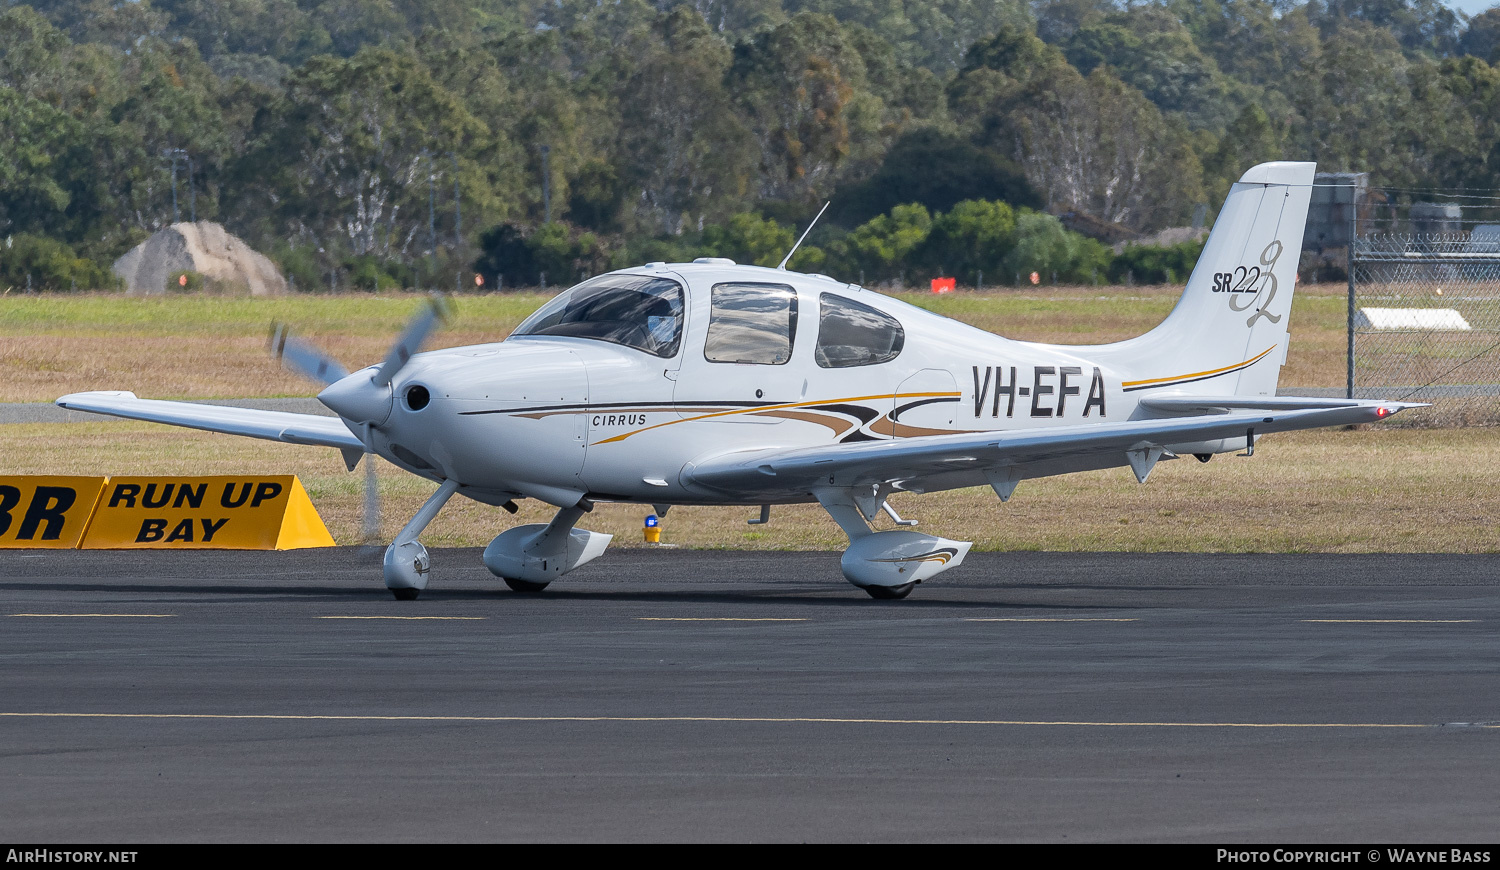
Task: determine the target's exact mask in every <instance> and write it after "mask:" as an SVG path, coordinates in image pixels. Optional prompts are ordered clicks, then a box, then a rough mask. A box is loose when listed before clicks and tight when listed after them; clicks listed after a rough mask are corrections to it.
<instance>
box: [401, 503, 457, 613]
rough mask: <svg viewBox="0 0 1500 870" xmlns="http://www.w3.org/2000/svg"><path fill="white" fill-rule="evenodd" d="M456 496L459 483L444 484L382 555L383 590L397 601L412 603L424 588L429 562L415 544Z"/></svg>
mask: <svg viewBox="0 0 1500 870" xmlns="http://www.w3.org/2000/svg"><path fill="white" fill-rule="evenodd" d="M455 492H458V481H456V480H445V481H443V485H442V486H440V487H438V491H437V492H435V493H433V494H432V497H431V498H429V499H427V503H426V504H424V505H422V508H421V510H419V511H417V515H416V516H414V517H412V518H411V522H409V523H407V524H406V526H405V527H404V528H402V529H401V531H399V532H397V533H396V540H395V541H393V542H392V543H391V545H390V546H389V547H387V548H386V551H385V586H386V588H387V589H389V590H391V594H392V595H394V596H396V600H397V601H415V600H416V599H417V596H418V595H420V594H421V592H422V590H423V589H426V588H427V575H428V574H429V573H430V572H431V571H432V559H431V558H430V557H429V556H428V555H427V548H426V547H424V546H422V544H421V542H420V541H418V540H417V535H420V534H422V530H423V529H425V528H427V524H428V523H430V522H432V518H433V517H435V516H437V512H438V511H439V510H441V509H442V507H443V505H444V504H445V503H446V502H447V501H448V499H449V498H450V497H451V496H452V495H453V494H454V493H455Z"/></svg>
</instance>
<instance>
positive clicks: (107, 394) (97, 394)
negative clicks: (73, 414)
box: [52, 390, 140, 408]
mask: <svg viewBox="0 0 1500 870" xmlns="http://www.w3.org/2000/svg"><path fill="white" fill-rule="evenodd" d="M139 398H140V396H137V395H136V394H135V393H132V392H131V391H129V390H89V391H88V392H83V393H69V394H67V395H66V396H60V397H59V398H58V399H57V400H56V401H55V402H53V403H52V404H54V405H57V406H58V407H60V408H66V407H68V403H70V402H79V401H86V400H88V399H139Z"/></svg>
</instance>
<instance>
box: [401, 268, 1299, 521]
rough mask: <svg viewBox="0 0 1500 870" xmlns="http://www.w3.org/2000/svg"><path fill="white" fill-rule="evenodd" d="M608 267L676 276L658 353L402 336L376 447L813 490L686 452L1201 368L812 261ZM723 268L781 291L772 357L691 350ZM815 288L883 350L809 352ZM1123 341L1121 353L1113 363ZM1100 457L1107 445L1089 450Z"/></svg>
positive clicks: (607, 493) (1131, 402)
mask: <svg viewBox="0 0 1500 870" xmlns="http://www.w3.org/2000/svg"><path fill="white" fill-rule="evenodd" d="M620 274H626V275H650V276H654V277H660V278H667V279H670V280H673V281H676V282H678V283H679V284H681V285H682V288H683V290H684V292H685V300H686V304H685V310H684V311H683V312H682V333H681V341H680V344H679V345H678V346H677V348H676V352H675V354H674V355H672V356H671V357H670V358H663V357H660V356H656V355H653V354H651V353H646V352H643V351H641V350H637V349H633V348H630V347H625V346H621V345H619V344H615V343H611V342H607V341H601V340H596V339H590V338H578V337H568V336H556V335H539V336H520V335H518V336H512V337H511V338H510V339H509V340H506V341H503V342H497V343H494V344H485V345H476V346H471V347H460V348H452V349H448V350H439V351H431V352H427V353H423V354H419V355H417V356H416V357H414V358H413V359H412V360H411V362H410V363H409V364H408V365H407V366H406V367H405V368H404V369H403V370H402V371H401V373H400V376H399V377H398V378H397V379H396V381H395V382H394V383H393V384H392V389H393V395H394V401H393V403H392V410H391V414H390V417H389V418H388V419H387V420H386V421H385V423H384V424H383V426H381V428H380V431H379V432H378V433H377V436H376V438H375V444H376V447H377V449H378V450H379V451H380V453H381V454H382V455H383V456H385V457H386V458H387V459H389V460H391V461H392V462H394V463H396V464H398V465H400V466H402V467H404V468H406V469H408V470H410V471H413V472H415V473H417V474H421V475H423V476H426V477H430V478H432V479H434V480H439V479H451V480H457V481H459V482H460V483H461V484H462V485H463V487H464V491H465V492H466V493H468V494H470V495H487V496H488V497H487V498H486V499H485V500H490V501H496V502H499V501H503V500H505V498H509V497H515V496H526V497H532V498H538V499H541V500H543V501H547V502H550V503H552V504H556V505H559V506H566V505H572V504H575V503H577V500H578V498H579V497H583V496H587V497H590V498H594V499H603V500H615V501H634V502H642V503H653V504H695V503H696V504H764V503H785V502H802V501H810V500H812V496H811V495H810V494H809V493H808V492H806V491H805V490H803V491H796V490H787V489H784V488H783V489H778V488H777V487H776V486H775V484H774V481H772V480H771V479H769V478H768V479H767V482H766V483H767V486H766V487H765V488H764V489H761V490H752V491H743V492H741V491H737V492H733V493H729V492H720V491H715V490H712V489H709V488H706V487H703V486H701V485H694V484H693V482H692V481H691V476H690V472H691V469H692V467H693V464H694V462H695V461H696V460H699V459H700V458H707V457H710V456H722V455H724V454H726V453H733V452H736V451H761V450H777V449H785V448H794V447H811V446H819V445H826V444H831V443H838V442H843V443H851V442H858V441H869V440H888V439H899V438H907V437H912V436H921V435H933V434H948V433H960V432H975V431H989V430H1016V429H1044V428H1047V427H1055V426H1076V425H1079V424H1087V423H1091V422H1113V421H1122V420H1129V419H1135V418H1137V417H1138V416H1140V415H1141V414H1142V413H1143V409H1142V408H1141V407H1140V406H1139V403H1138V397H1139V396H1141V395H1142V394H1143V392H1144V393H1158V394H1159V387H1166V388H1170V387H1172V386H1174V385H1175V384H1176V383H1184V382H1188V381H1187V377H1186V376H1188V375H1204V374H1210V376H1211V377H1216V376H1217V375H1212V374H1211V373H1210V372H1209V371H1198V372H1178V371H1170V370H1164V369H1152V368H1149V366H1150V365H1151V364H1152V362H1153V358H1154V357H1157V356H1161V354H1159V353H1155V352H1154V346H1155V344H1160V342H1153V341H1152V336H1151V335H1150V334H1148V335H1146V336H1142V337H1141V338H1138V339H1133V340H1132V341H1130V342H1122V343H1118V344H1114V345H1101V346H1098V347H1062V346H1054V345H1044V344H1035V343H1029V342H1020V341H1013V340H1009V339H1005V338H1002V337H999V336H997V335H993V334H990V333H988V332H985V331H983V330H980V329H976V328H974V327H971V326H968V325H965V324H962V323H959V322H956V321H954V320H951V319H949V318H945V317H942V316H940V315H937V314H933V313H931V312H928V311H924V310H922V309H919V308H916V307H914V306H911V305H908V304H906V303H903V302H901V301H899V300H895V299H891V298H889V297H886V296H883V295H881V294H879V293H875V292H872V291H869V290H863V289H860V288H858V287H855V286H852V285H846V284H841V283H838V282H836V281H833V280H832V279H829V278H825V277H822V276H813V275H802V274H797V273H788V272H782V271H776V270H771V269H764V268H760V267H754V266H736V265H723V264H686V265H684V264H676V265H673V266H671V267H660V268H655V269H653V268H650V267H647V268H642V269H633V270H625V271H624V272H623V273H620ZM726 282H738V283H755V282H761V283H768V284H776V285H784V286H788V287H790V288H792V289H793V290H794V291H795V293H796V297H797V299H796V310H797V312H798V316H797V317H796V320H795V327H794V329H793V330H792V332H793V336H792V338H793V340H792V342H791V345H792V346H791V351H790V358H789V359H787V360H786V361H785V362H782V363H779V364H757V363H735V362H715V361H710V360H708V359H707V358H706V357H705V353H704V347H705V341H706V340H707V332H708V326H709V321H710V304H711V303H710V294H711V290H712V288H713V287H714V286H715V285H722V284H724V283H726ZM827 297H841V298H843V299H849V300H854V301H856V302H858V303H860V304H862V305H864V306H867V307H869V308H873V309H876V310H878V311H880V312H883V313H885V314H886V315H888V316H889V317H891V318H894V319H895V320H896V321H898V322H899V324H900V328H901V330H902V331H903V333H904V341H903V342H902V345H901V348H900V352H899V353H898V354H896V355H895V357H894V358H893V359H890V360H888V361H885V362H879V363H875V364H869V365H853V366H848V367H839V368H829V367H825V366H823V365H819V364H818V359H816V358H815V356H816V353H817V348H818V341H819V329H820V311H821V306H822V305H824V304H825V303H826V298H827ZM1255 356H1256V354H1255V353H1254V352H1252V353H1250V355H1249V356H1248V357H1247V356H1246V355H1245V354H1244V353H1242V349H1240V348H1226V349H1225V350H1224V353H1223V356H1222V366H1220V367H1215V368H1223V369H1224V370H1225V371H1224V372H1223V375H1224V376H1231V375H1233V374H1234V373H1235V372H1238V371H1240V370H1241V369H1242V368H1244V367H1246V366H1245V365H1243V363H1247V362H1248V363H1249V364H1250V365H1254V364H1257V363H1259V364H1261V365H1279V364H1280V362H1281V359H1280V355H1279V354H1260V358H1255V359H1254V361H1253V362H1250V359H1251V358H1254V357H1255ZM1127 359H1128V360H1130V361H1131V362H1132V364H1133V365H1132V369H1131V371H1125V370H1123V369H1122V368H1121V363H1122V361H1123V360H1127ZM1143 360H1144V364H1145V365H1146V366H1148V368H1146V369H1145V370H1143V368H1142V365H1143ZM1162 365H1163V366H1166V365H1170V363H1169V362H1163V363H1162ZM1133 378H1134V379H1135V380H1132V379H1133ZM1201 379H1202V378H1198V380H1201ZM416 385H420V386H421V387H424V388H425V389H426V390H427V391H428V394H429V395H430V397H431V398H430V401H429V402H428V403H427V404H426V405H425V406H424V407H421V408H420V410H413V409H412V408H411V407H409V405H408V403H407V402H406V401H405V399H404V397H405V396H406V393H407V391H408V390H409V389H410V388H411V387H412V386H416ZM1242 444H1243V441H1240V442H1239V445H1242ZM1239 445H1234V446H1239ZM1202 449H1203V450H1204V451H1205V452H1216V451H1217V450H1220V449H1225V446H1224V445H1223V444H1219V443H1213V444H1209V445H1205V446H1202ZM1117 464H1120V460H1118V459H1117V458H1111V459H1110V460H1108V461H1101V464H1100V467H1105V466H1108V465H1117ZM685 471H686V472H689V473H688V474H684V472H685ZM983 483H984V479H983V477H982V476H979V475H976V474H974V473H963V472H955V473H954V474H953V475H952V476H951V478H949V479H941V480H930V481H927V482H925V484H924V488H923V489H924V491H931V490H938V489H947V488H952V487H955V486H969V485H980V484H983Z"/></svg>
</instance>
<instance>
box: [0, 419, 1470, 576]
mask: <svg viewBox="0 0 1500 870" xmlns="http://www.w3.org/2000/svg"><path fill="white" fill-rule="evenodd" d="M0 437H3V438H4V439H5V444H4V461H3V462H0V474H43V473H45V474H252V473H261V474H289V473H290V474H297V475H299V476H300V477H301V479H302V482H303V484H304V485H305V486H306V487H307V489H308V492H309V494H310V495H311V496H312V500H313V503H314V504H315V505H316V506H317V507H318V510H319V511H320V512H321V513H322V515H323V518H324V521H325V522H326V523H327V524H328V527H329V530H330V531H331V532H332V533H333V535H334V538H335V539H336V540H338V541H339V542H340V543H346V544H352V543H357V542H358V541H359V529H360V504H361V486H362V481H363V475H362V473H360V472H355V473H349V472H346V471H345V470H344V466H343V462H342V460H341V459H340V458H339V455H338V454H337V452H335V451H333V450H327V449H322V448H313V447H297V446H294V445H288V444H275V443H271V442H265V441H254V440H250V439H246V438H235V437H232V436H229V435H213V434H208V433H202V432H194V431H190V430H185V429H175V428H169V427H165V426H153V425H150V424H143V423H108V422H101V423H70V424H24V425H8V426H3V427H0ZM1496 468H1500V430H1496V429H1438V430H1432V429H1428V430H1417V429H1379V428H1371V429H1366V430H1360V431H1316V432H1302V433H1291V434H1285V435H1272V436H1268V437H1266V438H1265V439H1263V440H1262V441H1261V443H1260V444H1259V445H1258V446H1257V448H1256V453H1255V456H1254V457H1251V458H1241V457H1235V456H1227V455H1226V456H1218V457H1215V459H1214V460H1213V462H1211V463H1209V464H1208V465H1200V464H1199V463H1197V462H1195V461H1192V460H1185V461H1184V460H1178V461H1173V462H1163V463H1160V464H1159V465H1157V467H1156V469H1155V470H1154V471H1153V472H1152V474H1151V479H1150V481H1149V482H1148V483H1147V484H1146V485H1144V486H1142V485H1139V484H1137V483H1136V482H1135V478H1134V477H1133V476H1131V474H1130V472H1129V470H1127V469H1124V468H1119V469H1113V470H1109V471H1099V472H1089V473H1085V474H1075V475H1068V476H1064V477H1056V478H1048V479H1043V480H1034V481H1025V482H1023V483H1022V484H1021V486H1020V487H1019V488H1018V489H1017V490H1016V494H1015V497H1014V498H1012V499H1011V500H1010V502H1009V503H1005V504H1002V503H1001V502H1000V500H999V499H997V498H995V495H994V493H993V492H991V491H990V490H989V489H988V488H984V489H969V490H959V491H955V492H948V493H934V494H931V495H924V496H913V495H906V496H896V497H894V498H893V499H892V500H891V503H892V504H893V505H894V506H895V507H896V509H897V510H898V511H899V512H900V513H901V514H902V515H903V516H906V517H908V518H915V519H918V520H920V521H921V523H922V524H921V526H920V528H921V529H923V530H925V531H931V532H934V533H936V534H941V535H944V536H946V537H951V538H957V539H960V540H969V541H974V542H975V544H976V546H978V547H979V548H981V549H995V550H1119V551H1142V552H1147V551H1187V552H1331V553H1342V552H1351V553H1352V552H1412V551H1418V552H1459V553H1472V552H1485V553H1488V552H1497V551H1500V489H1497V487H1496V486H1495V473H1494V469H1496ZM434 489H435V487H434V486H433V485H432V484H429V483H427V482H425V481H422V480H419V479H417V478H414V477H412V476H411V475H408V474H405V473H404V472H401V471H398V470H397V469H395V468H393V467H391V466H389V465H384V464H383V463H382V465H381V468H380V491H381V495H382V500H383V503H384V516H383V520H384V522H383V530H384V533H385V535H386V539H387V540H389V536H390V535H392V534H394V533H395V531H396V530H397V529H399V528H400V526H401V524H402V523H403V522H405V520H406V519H407V518H408V517H410V516H411V515H412V514H413V513H415V512H416V510H417V508H418V507H419V506H420V505H421V503H422V501H423V500H424V499H425V498H426V497H427V496H428V495H429V494H430V493H431V492H432V491H433V490H434ZM550 510H551V509H550V508H547V507H546V506H544V505H539V504H538V503H536V502H531V501H526V502H522V510H521V513H520V514H519V515H518V516H516V517H511V516H510V515H509V514H506V513H504V512H503V511H501V510H499V509H498V508H492V507H488V506H485V505H481V504H477V503H475V502H470V501H468V500H466V499H455V500H453V501H452V502H450V503H449V504H448V506H447V507H446V508H444V509H443V512H442V513H441V514H440V515H439V516H438V518H437V520H436V521H435V522H434V523H433V524H432V526H431V527H430V528H429V529H428V531H427V532H426V534H424V535H423V536H422V539H423V541H424V542H425V543H427V544H428V545H429V546H479V545H483V544H485V543H488V542H489V539H490V538H492V537H494V536H495V535H496V534H498V533H499V532H500V531H502V530H503V529H505V528H508V527H510V526H511V525H513V524H515V523H519V522H545V521H546V520H547V519H548V518H549V511H550ZM646 513H648V510H647V509H645V508H643V507H640V506H626V505H601V506H599V508H598V509H597V510H595V512H594V513H593V514H591V515H590V516H589V517H588V518H587V519H586V520H585V523H584V525H585V526H586V527H587V528H590V529H594V530H596V531H601V532H611V533H613V534H615V535H617V538H616V543H617V545H624V546H631V545H639V544H640V542H641V537H642V536H641V523H642V519H643V518H644V516H645V514H646ZM754 515H755V509H754V508H693V507H678V508H674V509H673V510H672V512H671V513H670V514H669V515H668V517H667V519H666V520H665V522H664V524H663V525H664V529H665V537H664V540H665V541H667V542H669V543H674V544H679V545H682V546H689V547H726V548H751V549H773V550H785V549H842V548H843V547H844V545H845V541H844V538H843V535H842V533H841V532H840V531H839V530H838V527H837V526H835V525H834V524H833V521H832V520H830V519H829V518H828V515H827V514H825V513H824V512H823V510H822V509H821V508H818V507H816V506H811V505H807V506H797V507H786V508H776V509H775V510H774V511H773V514H772V522H771V524H770V525H767V526H747V525H745V520H746V519H749V518H750V517H752V516H754ZM880 522H881V524H882V528H893V526H891V525H890V523H889V522H888V521H887V520H885V519H884V518H882V519H881V521H880Z"/></svg>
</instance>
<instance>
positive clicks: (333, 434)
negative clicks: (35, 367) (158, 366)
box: [57, 391, 364, 451]
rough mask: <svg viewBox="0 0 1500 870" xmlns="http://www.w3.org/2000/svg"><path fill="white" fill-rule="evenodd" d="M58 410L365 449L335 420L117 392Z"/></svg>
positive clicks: (81, 398) (75, 398)
mask: <svg viewBox="0 0 1500 870" xmlns="http://www.w3.org/2000/svg"><path fill="white" fill-rule="evenodd" d="M57 405H58V406H59V407H62V408H67V409H68V410H70V411H88V412H90V413H94V414H108V415H110V416H112V417H124V418H125V419H127V420H144V421H146V422H148V423H166V424H167V425H170V426H185V427H187V428H189V429H203V430H205V431H208V432H222V433H224V434H225V435H243V436H245V437H248V438H263V439H265V440H267V441H281V442H284V443H287V444H312V445H316V446H319V447H337V448H338V449H340V450H359V451H363V450H364V444H362V443H361V442H360V440H359V438H358V437H356V436H355V435H354V433H353V432H350V431H349V427H348V426H345V425H344V421H343V420H342V419H340V418H338V417H320V416H318V415H316V414H293V413H290V412H287V411H261V410H257V409H255V408H235V407H227V406H224V405H199V404H196V403H194V402H164V401H160V400H156V399H141V398H137V397H136V394H135V393H130V392H115V391H100V392H91V393H72V394H69V395H66V396H63V397H62V398H61V399H58V400H57Z"/></svg>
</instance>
